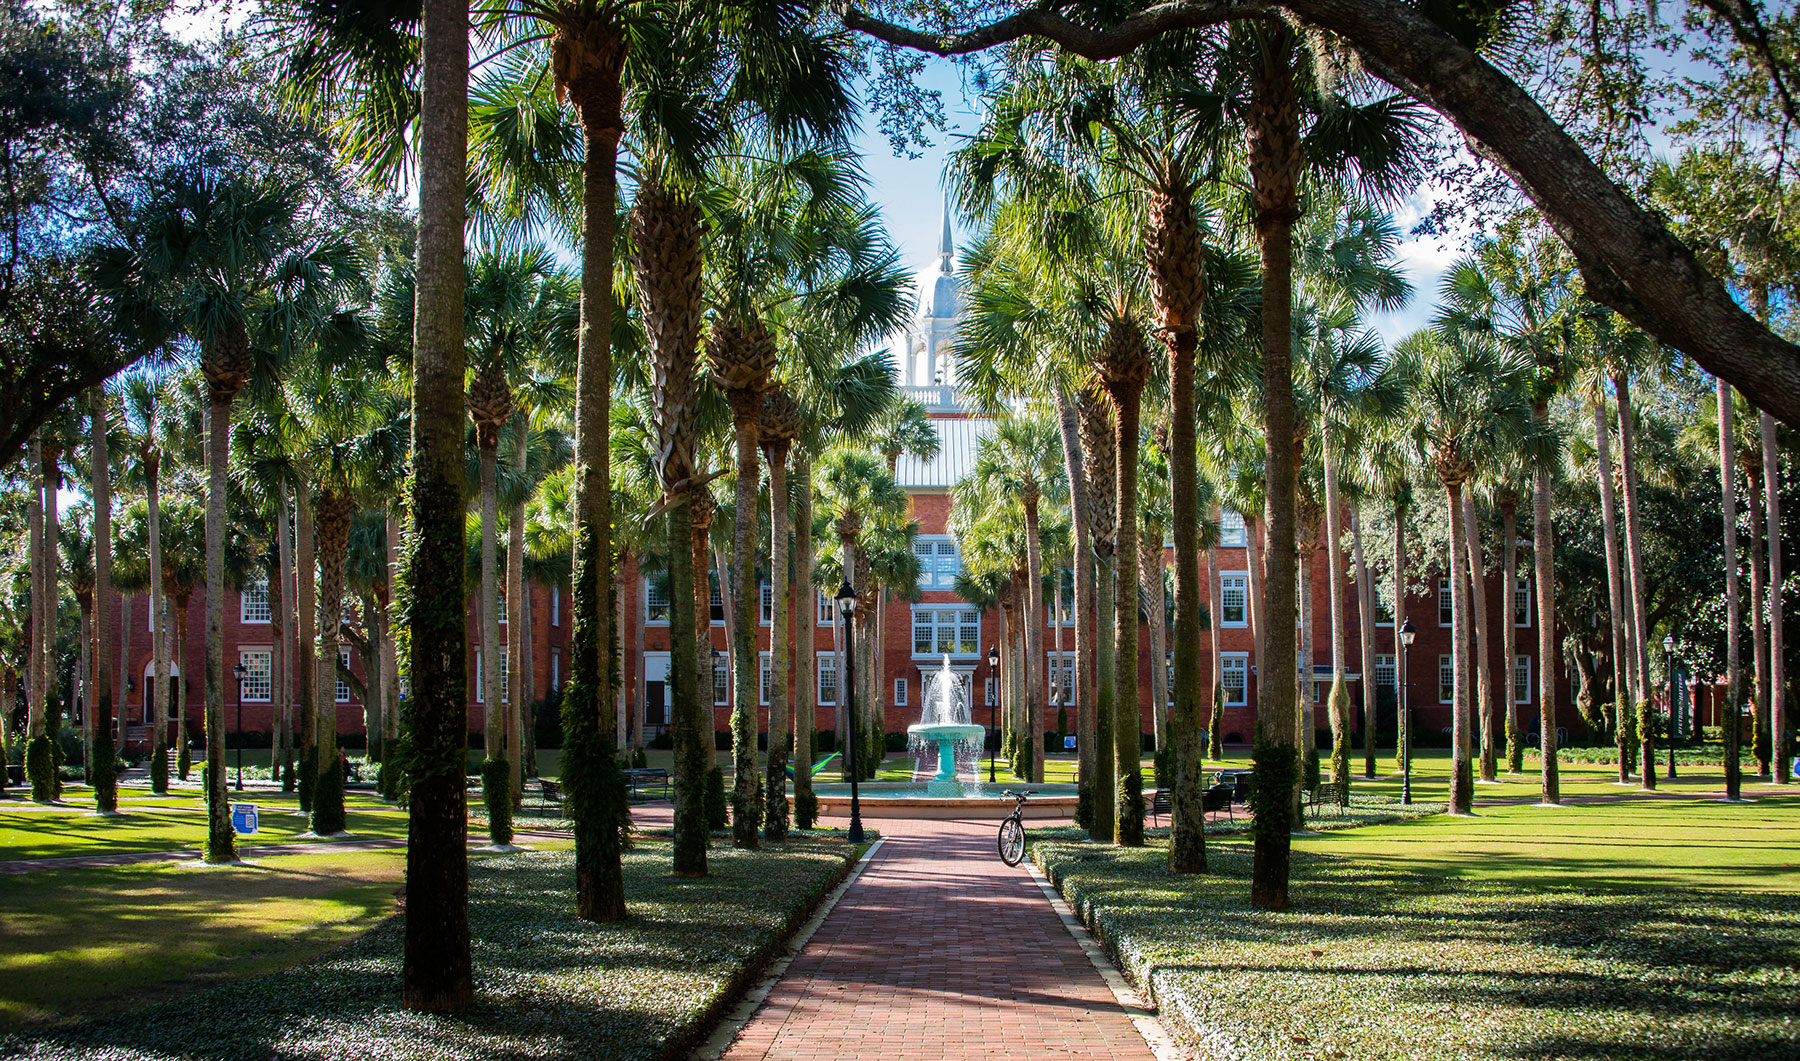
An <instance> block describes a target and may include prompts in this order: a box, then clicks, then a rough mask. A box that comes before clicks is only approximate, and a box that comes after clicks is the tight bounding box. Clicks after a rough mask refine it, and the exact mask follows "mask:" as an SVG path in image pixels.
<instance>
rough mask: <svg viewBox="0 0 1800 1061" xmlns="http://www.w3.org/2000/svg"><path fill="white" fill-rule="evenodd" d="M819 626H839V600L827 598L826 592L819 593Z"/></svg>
mask: <svg viewBox="0 0 1800 1061" xmlns="http://www.w3.org/2000/svg"><path fill="white" fill-rule="evenodd" d="M819 625H820V626H836V625H837V599H836V598H834V597H827V596H826V595H825V591H824V590H820V591H819Z"/></svg>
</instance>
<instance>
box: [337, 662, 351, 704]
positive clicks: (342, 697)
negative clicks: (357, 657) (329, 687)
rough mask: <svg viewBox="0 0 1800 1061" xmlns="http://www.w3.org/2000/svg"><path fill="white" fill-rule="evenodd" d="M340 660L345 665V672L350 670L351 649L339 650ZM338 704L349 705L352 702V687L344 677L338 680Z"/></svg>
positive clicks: (340, 676)
mask: <svg viewBox="0 0 1800 1061" xmlns="http://www.w3.org/2000/svg"><path fill="white" fill-rule="evenodd" d="M338 659H339V661H341V662H342V663H343V665H344V669H345V670H349V669H350V650H349V649H347V648H340V649H338ZM337 702H338V703H340V704H347V703H349V702H350V686H349V685H348V684H347V683H346V682H345V681H344V678H343V676H342V675H339V676H338V680H337Z"/></svg>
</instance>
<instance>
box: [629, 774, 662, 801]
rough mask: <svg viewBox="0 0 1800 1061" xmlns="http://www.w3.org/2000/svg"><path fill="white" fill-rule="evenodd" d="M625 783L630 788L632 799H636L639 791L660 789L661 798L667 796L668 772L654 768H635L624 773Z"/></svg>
mask: <svg viewBox="0 0 1800 1061" xmlns="http://www.w3.org/2000/svg"><path fill="white" fill-rule="evenodd" d="M625 782H626V784H628V785H630V786H631V795H632V798H634V799H635V798H637V796H638V795H639V794H640V790H649V789H656V788H660V789H662V795H663V798H665V799H666V798H668V796H669V772H668V771H667V770H663V769H659V768H655V767H642V766H640V767H637V768H635V769H631V770H627V771H625Z"/></svg>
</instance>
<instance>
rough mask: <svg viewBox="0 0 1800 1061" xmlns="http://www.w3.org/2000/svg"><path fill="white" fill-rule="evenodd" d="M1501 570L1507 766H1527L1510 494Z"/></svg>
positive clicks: (1503, 510)
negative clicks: (1517, 681) (1516, 680)
mask: <svg viewBox="0 0 1800 1061" xmlns="http://www.w3.org/2000/svg"><path fill="white" fill-rule="evenodd" d="M1500 533H1501V542H1502V544H1501V546H1500V550H1501V555H1500V571H1501V575H1502V577H1503V579H1504V582H1503V583H1502V589H1501V605H1500V647H1501V651H1500V676H1501V677H1500V688H1501V689H1503V690H1505V692H1504V694H1503V695H1504V696H1505V699H1503V700H1501V701H1500V702H1501V703H1502V704H1503V705H1505V711H1506V770H1507V772H1508V773H1512V774H1516V773H1519V772H1521V771H1522V770H1524V769H1525V749H1524V748H1523V747H1522V746H1521V745H1520V743H1519V698H1518V696H1517V695H1516V694H1515V693H1514V692H1513V669H1514V667H1515V663H1514V660H1515V659H1516V658H1517V656H1518V653H1519V621H1518V618H1517V617H1516V616H1515V615H1514V614H1513V599H1514V592H1513V587H1514V586H1516V585H1517V584H1518V581H1519V513H1518V505H1517V504H1516V498H1515V496H1514V495H1512V494H1508V495H1506V496H1505V497H1503V498H1502V499H1501V502H1500Z"/></svg>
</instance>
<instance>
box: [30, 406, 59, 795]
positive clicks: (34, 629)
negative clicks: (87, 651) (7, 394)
mask: <svg viewBox="0 0 1800 1061" xmlns="http://www.w3.org/2000/svg"><path fill="white" fill-rule="evenodd" d="M43 437H44V436H43V432H42V431H41V430H40V431H38V432H37V433H36V434H35V435H33V437H32V440H31V445H30V447H29V448H28V449H27V450H26V457H25V463H26V465H27V466H28V467H29V469H30V470H29V472H28V473H27V474H28V475H29V477H30V480H31V484H30V489H31V492H30V499H29V501H28V502H27V505H28V511H27V514H26V521H27V523H28V524H29V526H30V530H29V534H30V538H31V542H30V555H29V557H28V558H27V560H28V563H29V564H30V566H31V609H30V614H31V618H30V620H29V622H30V627H31V629H30V631H29V632H28V634H27V636H26V650H25V651H26V671H25V740H26V749H25V772H26V777H27V780H28V781H29V782H30V783H31V798H32V799H33V800H35V801H37V802H39V803H48V802H50V801H51V800H52V799H54V798H55V787H56V786H55V768H54V767H53V766H52V765H51V762H50V742H49V740H48V739H47V737H46V735H45V732H44V731H45V729H46V723H45V719H44V704H45V702H46V700H47V699H48V695H47V692H46V689H47V685H46V684H45V683H46V679H47V678H48V675H46V674H45V668H44V660H45V658H46V657H47V655H48V653H46V652H45V651H44V640H45V636H46V634H47V633H48V635H49V637H50V640H51V641H52V642H54V641H55V633H54V631H53V629H52V628H53V626H54V624H53V623H52V622H51V621H49V620H48V619H47V618H46V616H47V614H48V612H49V609H48V608H47V607H46V604H47V602H48V600H49V588H48V587H47V586H46V585H45V578H44V567H45V565H44V510H45V505H44V478H43V467H44V462H43V461H42V460H40V459H37V458H39V456H40V454H42V453H43ZM55 503H56V494H55V492H54V491H52V492H51V494H50V504H51V505H52V506H54V505H55Z"/></svg>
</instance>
